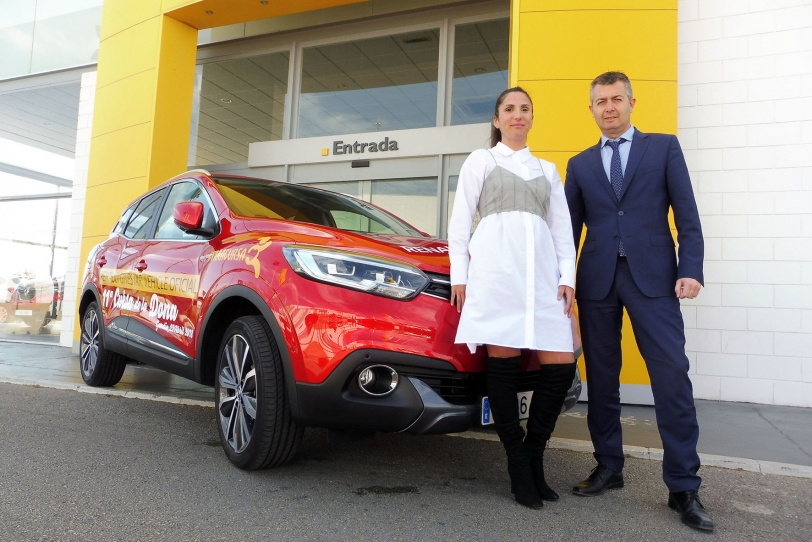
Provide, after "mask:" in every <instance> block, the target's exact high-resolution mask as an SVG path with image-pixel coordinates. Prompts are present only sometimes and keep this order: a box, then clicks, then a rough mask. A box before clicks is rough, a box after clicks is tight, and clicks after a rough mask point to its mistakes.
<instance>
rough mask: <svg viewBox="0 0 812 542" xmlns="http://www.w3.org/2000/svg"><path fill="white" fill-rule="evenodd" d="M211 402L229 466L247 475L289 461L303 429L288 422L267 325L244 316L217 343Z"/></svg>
mask: <svg viewBox="0 0 812 542" xmlns="http://www.w3.org/2000/svg"><path fill="white" fill-rule="evenodd" d="M218 352H219V355H218V361H217V377H216V379H215V400H216V409H217V429H218V431H219V433H220V441H221V443H222V445H223V450H224V451H225V453H226V456H227V457H228V459H229V461H231V462H232V463H233V464H234V465H235V466H237V467H239V468H241V469H246V470H255V469H264V468H268V467H277V466H279V465H283V464H285V463H287V462H288V461H290V460H291V459H293V457H294V456H295V455H296V451H297V450H298V448H299V443H300V442H301V440H302V434H303V433H304V428H303V427H299V426H298V425H297V424H296V423H295V422H294V421H293V418H292V417H291V413H290V405H289V403H288V398H287V394H286V392H285V377H284V368H283V366H282V357H281V355H280V353H279V348H278V346H277V344H276V340H274V337H273V333H272V332H271V328H270V326H268V323H267V322H266V321H265V320H264V319H263V318H262V317H259V316H243V317H241V318H238V319H236V320H234V322H233V323H232V324H231V325H230V326H229V327H228V329H227V330H226V333H225V335H224V337H223V340H222V342H221V343H220V349H219V351H218Z"/></svg>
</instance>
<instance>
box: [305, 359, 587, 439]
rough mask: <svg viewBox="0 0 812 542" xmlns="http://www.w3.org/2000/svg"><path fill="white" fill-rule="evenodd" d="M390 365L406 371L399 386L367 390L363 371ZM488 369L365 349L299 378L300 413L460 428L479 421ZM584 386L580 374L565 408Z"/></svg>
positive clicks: (311, 417) (433, 429) (319, 419)
mask: <svg viewBox="0 0 812 542" xmlns="http://www.w3.org/2000/svg"><path fill="white" fill-rule="evenodd" d="M378 364H381V365H387V366H389V367H392V368H393V369H395V370H396V371H397V372H398V374H399V375H400V377H401V378H400V382H399V383H398V386H397V388H395V391H393V392H392V393H390V394H389V395H386V396H384V397H372V396H370V395H367V394H365V393H364V392H363V391H362V390H361V389H360V388H359V387H358V384H357V378H356V377H357V376H358V374H359V373H360V372H361V371H362V370H363V369H364V368H366V367H368V366H370V365H378ZM484 376H485V375H484V374H482V373H460V372H458V371H457V370H456V369H455V368H454V366H453V365H452V364H450V363H448V362H445V361H441V360H438V359H434V358H428V357H423V356H417V355H413V354H402V353H396V352H389V351H382V350H374V349H363V350H357V351H355V352H353V353H352V354H350V355H349V356H347V358H345V359H344V360H343V361H342V362H341V363H340V364H339V366H338V367H337V368H336V369H335V370H334V371H333V372H332V373H331V374H330V376H329V377H327V379H326V380H325V381H324V382H322V383H321V384H305V383H297V384H296V396H297V401H298V416H297V418H296V421H297V422H298V423H300V424H302V425H305V426H311V427H327V428H330V429H342V430H354V431H364V432H372V431H381V432H406V433H412V434H416V435H426V434H444V433H459V432H463V431H467V430H468V429H470V428H471V427H475V426H479V425H480V421H479V416H480V400H481V397H482V396H483V395H485V378H484ZM537 379H538V372H537V371H531V372H524V373H521V375H520V379H519V391H526V390H531V389H533V387H535V381H536V380H537ZM580 392H581V380H580V377H579V376H578V375H577V374H576V378H575V380H574V381H573V385H572V387H571V389H570V391H569V392H568V394H567V397H566V399H565V403H564V410H568V409H570V408H572V406H574V405H575V402H576V401H577V400H578V397H579V396H580Z"/></svg>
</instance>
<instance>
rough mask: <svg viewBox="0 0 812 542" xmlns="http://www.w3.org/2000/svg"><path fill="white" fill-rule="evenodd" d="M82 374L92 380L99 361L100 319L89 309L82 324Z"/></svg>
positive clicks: (80, 345)
mask: <svg viewBox="0 0 812 542" xmlns="http://www.w3.org/2000/svg"><path fill="white" fill-rule="evenodd" d="M79 353H80V355H81V365H80V367H81V369H82V374H83V375H84V376H85V377H86V378H90V377H91V375H92V374H93V370H94V369H95V368H96V362H97V361H98V359H99V317H98V315H97V314H96V311H95V310H92V309H89V310H88V311H87V314H85V319H84V321H83V322H82V338H81V342H80V344H79Z"/></svg>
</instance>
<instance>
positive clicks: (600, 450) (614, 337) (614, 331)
mask: <svg viewBox="0 0 812 542" xmlns="http://www.w3.org/2000/svg"><path fill="white" fill-rule="evenodd" d="M624 308H625V309H626V311H627V312H628V313H629V319H630V320H631V323H632V329H633V330H634V336H635V339H636V341H637V346H638V348H639V349H640V353H641V354H642V355H643V359H644V360H645V362H646V368H647V369H648V373H649V377H650V379H651V391H652V393H653V395H654V410H655V413H656V415H657V427H658V429H659V431H660V437H661V438H662V442H663V450H664V452H665V453H664V454H663V480H664V481H665V484H666V486H668V489H669V491H672V492H674V491H686V490H699V485H700V483H701V481H702V479H701V478H700V477H699V476H697V471H698V470H699V455H698V454H697V451H696V444H697V441H698V440H699V424H698V423H697V421H696V408H695V406H694V397H693V387H692V385H691V380H690V379H689V378H688V368H689V362H688V358H687V356H686V355H685V328H684V324H683V321H682V313H681V312H680V307H679V299H677V297H676V295H672V296H668V297H647V296H646V295H645V294H643V292H641V291H640V289H639V288H638V287H637V284H635V281H634V278H633V277H632V274H631V271H630V269H629V264H628V262H627V261H626V258H624V257H618V261H617V268H616V270H615V277H614V282H613V284H612V287H611V289H610V290H609V294H608V295H607V296H606V298H604V299H601V300H599V301H594V300H588V299H585V300H581V299H579V300H578V314H579V317H580V321H581V336H582V340H583V346H584V360H585V362H586V377H587V384H588V387H587V390H588V400H589V413H588V416H587V425H588V427H589V432H590V435H591V436H592V444H593V445H594V447H595V459H596V460H597V461H598V463H600V464H602V465H604V466H606V467H609V468H610V469H612V470H614V471H620V470H622V469H623V463H624V456H623V435H622V429H621V426H620V368H621V364H622V355H621V345H620V339H621V328H622V325H623V309H624Z"/></svg>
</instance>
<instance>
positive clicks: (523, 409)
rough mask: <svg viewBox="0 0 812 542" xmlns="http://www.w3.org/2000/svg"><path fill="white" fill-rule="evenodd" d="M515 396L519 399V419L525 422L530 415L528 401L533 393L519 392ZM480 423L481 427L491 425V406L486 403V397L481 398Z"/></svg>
mask: <svg viewBox="0 0 812 542" xmlns="http://www.w3.org/2000/svg"><path fill="white" fill-rule="evenodd" d="M516 395H517V396H518V398H519V419H520V420H525V419H527V417H528V416H529V415H530V399H531V398H532V397H533V392H532V391H520V392H519V393H517V394H516ZM480 422H481V423H482V425H491V424H492V423H493V416H491V405H490V403H489V402H488V398H487V397H483V398H482V403H481V409H480Z"/></svg>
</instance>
